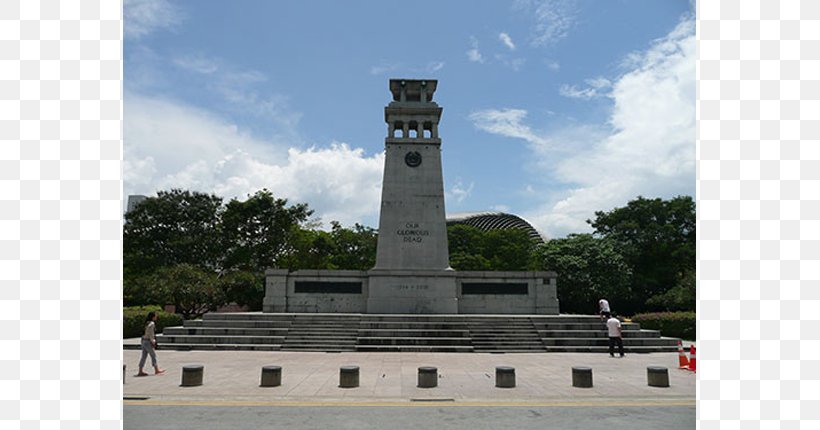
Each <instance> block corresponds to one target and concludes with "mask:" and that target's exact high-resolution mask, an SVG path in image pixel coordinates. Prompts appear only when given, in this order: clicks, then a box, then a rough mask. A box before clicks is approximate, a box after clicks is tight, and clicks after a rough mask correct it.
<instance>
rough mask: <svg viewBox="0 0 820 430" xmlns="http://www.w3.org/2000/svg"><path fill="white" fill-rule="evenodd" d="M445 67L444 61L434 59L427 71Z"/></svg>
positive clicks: (436, 70)
mask: <svg viewBox="0 0 820 430" xmlns="http://www.w3.org/2000/svg"><path fill="white" fill-rule="evenodd" d="M443 68H444V61H433V62H431V63H430V64H428V65H427V72H428V73H434V72H438V71H439V70H441V69H443Z"/></svg>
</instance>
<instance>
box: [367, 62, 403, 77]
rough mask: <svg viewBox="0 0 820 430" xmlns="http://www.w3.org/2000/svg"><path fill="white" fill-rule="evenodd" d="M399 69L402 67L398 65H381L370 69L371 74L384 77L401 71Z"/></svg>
mask: <svg viewBox="0 0 820 430" xmlns="http://www.w3.org/2000/svg"><path fill="white" fill-rule="evenodd" d="M399 67H401V65H400V64H397V63H382V64H379V65H378V66H373V67H371V68H370V74H371V75H383V74H385V73H388V72H393V71H396V70H398V69H399Z"/></svg>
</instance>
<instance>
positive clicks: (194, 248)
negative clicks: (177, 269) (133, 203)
mask: <svg viewBox="0 0 820 430" xmlns="http://www.w3.org/2000/svg"><path fill="white" fill-rule="evenodd" d="M221 209H222V199H221V198H219V197H217V196H214V195H208V194H204V193H198V192H190V191H183V190H179V189H173V190H171V191H160V192H159V193H157V196H156V197H149V198H147V199H145V200H144V201H143V202H141V203H140V204H139V205H137V207H136V208H134V209H133V210H131V211H129V212H128V213H127V214H125V225H124V226H123V266H124V274H125V275H127V276H128V277H129V278H131V279H134V277H140V276H144V275H151V274H153V273H155V272H156V271H157V270H158V269H160V268H162V267H170V266H174V265H177V264H190V265H194V266H199V267H202V268H205V269H209V270H211V271H217V270H219V269H220V266H221V260H222V247H221V246H220V243H219V240H218V238H219V236H220V234H219V229H220V226H219V222H220V212H221Z"/></svg>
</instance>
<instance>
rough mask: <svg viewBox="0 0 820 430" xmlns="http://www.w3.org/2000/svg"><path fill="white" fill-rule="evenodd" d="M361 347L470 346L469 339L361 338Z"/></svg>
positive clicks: (359, 342) (359, 341)
mask: <svg viewBox="0 0 820 430" xmlns="http://www.w3.org/2000/svg"><path fill="white" fill-rule="evenodd" d="M357 340H358V344H359V345H360V346H361V345H470V344H471V340H470V338H469V337H466V338H465V337H360V338H358V339H357Z"/></svg>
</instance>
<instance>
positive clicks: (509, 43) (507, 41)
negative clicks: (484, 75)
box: [498, 32, 515, 51]
mask: <svg viewBox="0 0 820 430" xmlns="http://www.w3.org/2000/svg"><path fill="white" fill-rule="evenodd" d="M498 39H499V40H501V43H503V44H504V45H505V46H506V47H507V48H510V51H515V43H513V40H512V37H510V35H509V34H507V33H503V32H502V33H500V34H499V35H498Z"/></svg>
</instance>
